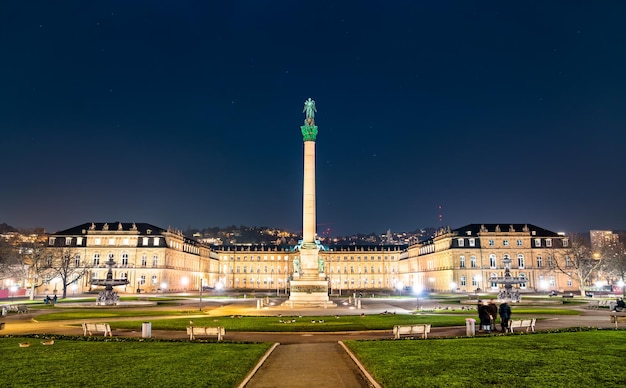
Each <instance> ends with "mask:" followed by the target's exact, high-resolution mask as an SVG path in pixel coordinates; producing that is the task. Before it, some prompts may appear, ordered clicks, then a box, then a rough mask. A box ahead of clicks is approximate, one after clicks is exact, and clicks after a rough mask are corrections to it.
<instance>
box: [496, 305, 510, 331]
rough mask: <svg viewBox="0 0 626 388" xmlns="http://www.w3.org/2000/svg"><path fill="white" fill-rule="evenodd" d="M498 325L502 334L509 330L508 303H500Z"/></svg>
mask: <svg viewBox="0 0 626 388" xmlns="http://www.w3.org/2000/svg"><path fill="white" fill-rule="evenodd" d="M499 310H500V325H501V326H502V332H503V333H506V330H507V329H508V328H509V320H510V319H511V306H509V304H508V303H506V302H502V303H501V304H500V309H499Z"/></svg>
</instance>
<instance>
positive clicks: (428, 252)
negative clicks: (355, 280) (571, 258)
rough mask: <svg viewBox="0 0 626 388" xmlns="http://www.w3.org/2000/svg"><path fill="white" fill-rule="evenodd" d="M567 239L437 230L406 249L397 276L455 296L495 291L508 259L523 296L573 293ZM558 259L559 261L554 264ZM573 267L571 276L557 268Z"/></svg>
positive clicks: (491, 229)
mask: <svg viewBox="0 0 626 388" xmlns="http://www.w3.org/2000/svg"><path fill="white" fill-rule="evenodd" d="M569 247H570V240H569V238H568V237H566V236H563V235H560V234H558V233H554V232H551V231H549V230H546V229H543V228H540V227H537V226H535V225H530V224H470V225H466V226H464V227H462V228H458V229H454V230H450V229H440V230H439V231H438V232H437V233H436V235H435V236H434V237H432V238H430V239H428V240H426V241H422V242H420V243H418V244H415V245H412V246H410V247H408V249H407V257H406V259H404V260H401V262H400V263H401V265H400V274H401V280H402V282H403V283H404V284H405V285H409V286H411V287H413V288H415V289H418V290H421V289H426V290H432V291H453V292H475V291H477V290H481V291H483V292H485V291H486V292H497V291H498V290H499V289H500V288H502V287H503V285H502V283H498V282H497V281H496V279H497V278H503V277H504V273H505V263H504V262H503V259H509V260H510V261H511V264H510V274H511V275H512V276H513V277H514V278H517V279H521V280H524V279H526V281H522V282H520V283H518V284H515V285H514V286H513V287H514V288H516V289H519V290H520V291H521V292H524V291H532V292H545V291H552V290H556V291H560V292H575V291H578V289H579V288H578V281H577V279H576V277H575V276H574V268H573V267H572V266H571V263H570V262H565V263H562V262H561V261H563V260H565V258H566V257H567V254H568V249H569ZM557 260H559V262H557ZM559 268H561V269H565V270H567V268H571V269H572V272H571V274H568V273H564V272H563V271H562V270H561V269H559Z"/></svg>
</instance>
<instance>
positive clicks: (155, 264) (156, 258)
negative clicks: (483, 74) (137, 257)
mask: <svg viewBox="0 0 626 388" xmlns="http://www.w3.org/2000/svg"><path fill="white" fill-rule="evenodd" d="M152 266H153V267H158V266H159V256H157V255H154V256H152Z"/></svg>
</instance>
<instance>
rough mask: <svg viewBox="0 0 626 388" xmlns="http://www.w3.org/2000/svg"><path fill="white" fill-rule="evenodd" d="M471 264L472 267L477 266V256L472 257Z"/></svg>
mask: <svg viewBox="0 0 626 388" xmlns="http://www.w3.org/2000/svg"><path fill="white" fill-rule="evenodd" d="M470 265H471V266H472V268H476V256H472V257H470Z"/></svg>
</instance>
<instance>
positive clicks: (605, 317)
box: [0, 299, 614, 388]
mask: <svg viewBox="0 0 626 388" xmlns="http://www.w3.org/2000/svg"><path fill="white" fill-rule="evenodd" d="M246 303H247V305H245V304H242V303H241V302H240V301H234V302H233V303H225V302H224V301H220V302H219V303H205V305H204V307H203V308H204V309H206V310H208V311H209V314H210V315H214V316H228V315H230V314H233V313H234V312H236V313H237V314H240V315H278V314H283V315H284V316H288V315H295V314H298V313H299V314H302V315H304V316H306V315H334V314H339V315H356V314H360V313H362V312H364V313H366V314H379V313H381V312H383V311H389V312H391V311H394V312H397V313H398V314H408V313H409V312H411V311H412V310H413V309H414V307H415V302H411V301H408V302H407V301H402V300H394V301H381V300H370V301H368V300H366V299H364V300H363V309H361V310H355V309H354V308H352V307H345V306H344V307H341V306H340V307H338V308H336V309H332V310H331V309H328V310H327V309H306V310H297V311H296V310H291V309H285V310H281V309H280V308H272V309H256V308H254V306H252V307H250V306H248V305H250V304H251V302H250V301H247V302H246ZM561 306H562V305H561ZM457 307H458V306H457ZM549 307H558V305H556V306H549ZM178 308H180V306H179V307H178ZM567 308H571V307H567ZM161 309H162V308H161ZM206 310H205V311H204V312H203V314H204V315H198V316H203V317H206V316H207V315H206V312H207V311H206ZM580 310H581V313H582V315H544V316H542V318H543V319H541V320H540V321H539V322H538V323H537V329H538V330H552V329H560V328H568V327H581V326H582V327H598V328H611V327H614V324H613V323H611V322H610V317H609V315H610V313H609V312H608V311H607V310H588V309H585V308H583V307H581V308H580ZM157 311H158V308H157ZM44 312H49V310H45V311H44ZM156 314H158V313H156ZM468 314H472V313H471V312H468ZM514 314H515V309H514V310H513V315H514ZM189 317H190V318H193V317H194V315H190V316H189ZM2 318H3V319H2V322H6V326H5V329H4V330H3V331H2V332H1V333H0V334H58V335H82V334H83V332H82V328H81V327H80V325H79V324H80V322H82V320H80V321H78V320H73V321H61V322H59V321H56V322H37V321H36V320H34V319H33V318H36V317H34V316H33V314H31V313H29V314H11V315H10V316H7V317H2ZM167 318H172V316H163V317H150V318H146V320H150V319H167ZM513 318H514V319H515V315H514V316H513ZM124 319H131V320H137V318H136V317H133V318H124ZM116 320H120V319H110V320H108V322H109V323H114V322H115V321H116ZM87 321H93V322H96V321H100V322H101V321H102V319H95V320H87ZM113 326H114V325H113ZM114 333H115V335H116V336H120V337H124V336H126V337H141V335H142V333H141V328H138V329H137V330H120V329H115V328H114ZM465 335H466V328H465V326H462V327H443V328H439V327H435V328H432V331H431V333H430V335H429V337H456V336H465ZM479 335H480V334H479ZM392 336H393V335H392V332H391V330H376V331H361V332H336V333H257V332H254V333H252V332H227V333H226V339H227V340H228V341H254V342H273V343H275V344H279V345H277V346H275V347H273V348H272V350H271V351H270V352H269V354H268V355H266V358H264V359H263V360H261V362H260V363H259V365H257V367H256V368H255V370H254V371H253V373H252V374H251V375H250V376H249V377H248V378H247V379H246V381H244V384H242V385H241V387H244V386H245V387H246V388H264V387H310V386H332V387H337V388H353V387H354V388H361V387H377V384H376V382H375V381H373V380H370V379H368V376H367V372H364V371H363V370H362V369H361V368H360V367H359V365H358V361H357V360H353V359H351V357H350V355H349V354H348V353H347V352H346V350H345V349H344V348H343V347H342V344H340V343H339V341H342V340H351V339H371V340H373V339H389V338H392ZM152 337H154V338H175V339H185V338H188V337H187V334H186V332H183V331H164V330H152Z"/></svg>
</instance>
